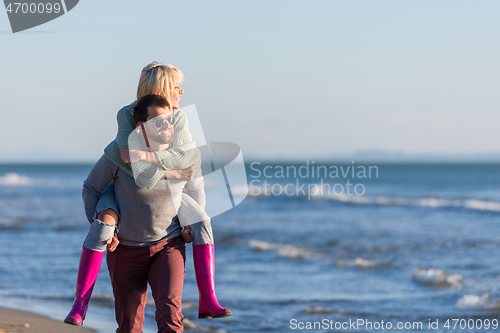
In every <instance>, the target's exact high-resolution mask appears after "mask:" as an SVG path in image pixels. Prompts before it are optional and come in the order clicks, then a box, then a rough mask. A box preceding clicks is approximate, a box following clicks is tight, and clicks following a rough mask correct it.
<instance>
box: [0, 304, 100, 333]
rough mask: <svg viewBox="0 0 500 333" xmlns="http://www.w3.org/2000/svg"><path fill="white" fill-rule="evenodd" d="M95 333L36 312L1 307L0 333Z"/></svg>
mask: <svg viewBox="0 0 500 333" xmlns="http://www.w3.org/2000/svg"><path fill="white" fill-rule="evenodd" d="M7 332H9V333H71V332H79V333H95V331H94V330H92V329H89V328H86V327H77V326H72V325H68V324H65V323H63V322H62V321H56V320H53V319H49V318H47V317H43V316H40V315H37V314H34V313H30V312H24V311H18V310H11V309H4V308H0V333H7Z"/></svg>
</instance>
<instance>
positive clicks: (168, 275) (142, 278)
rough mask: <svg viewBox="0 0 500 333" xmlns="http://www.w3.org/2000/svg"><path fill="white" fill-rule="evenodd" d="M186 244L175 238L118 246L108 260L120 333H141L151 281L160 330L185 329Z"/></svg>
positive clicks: (163, 331) (108, 255) (164, 332)
mask: <svg viewBox="0 0 500 333" xmlns="http://www.w3.org/2000/svg"><path fill="white" fill-rule="evenodd" d="M185 261H186V244H185V243H184V241H183V240H182V237H180V236H179V237H175V238H172V239H167V240H164V241H161V242H159V243H157V244H154V245H150V246H126V245H118V247H117V248H116V250H115V251H114V252H108V254H107V262H108V269H109V276H110V277H111V284H112V285H113V294H114V296H115V313H116V321H117V322H118V329H117V330H116V332H117V333H142V325H144V308H145V306H146V300H147V293H148V282H149V284H150V286H151V291H152V293H153V299H154V301H155V305H156V322H157V323H158V333H166V332H183V327H182V319H183V318H184V317H183V315H182V313H181V303H182V287H183V283H184V264H185Z"/></svg>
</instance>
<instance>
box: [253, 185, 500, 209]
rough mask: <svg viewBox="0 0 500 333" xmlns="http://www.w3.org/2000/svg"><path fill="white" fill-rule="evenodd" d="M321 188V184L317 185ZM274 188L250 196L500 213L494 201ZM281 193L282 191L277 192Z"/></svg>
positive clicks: (258, 189) (257, 189)
mask: <svg viewBox="0 0 500 333" xmlns="http://www.w3.org/2000/svg"><path fill="white" fill-rule="evenodd" d="M316 185H317V186H318V187H317V188H321V186H320V184H316ZM271 188H272V186H271V185H268V186H267V188H266V187H265V186H255V185H250V186H249V195H251V196H305V197H308V196H310V197H311V198H313V197H315V198H325V199H330V200H335V201H340V202H346V203H354V204H359V205H382V206H419V207H430V208H443V207H444V208H445V207H451V208H453V207H456V208H466V209H472V210H480V211H488V212H500V202H494V201H483V200H476V199H443V198H432V197H429V198H400V197H385V196H373V197H372V196H364V195H363V196H359V195H353V194H352V193H351V195H349V194H347V193H342V194H335V193H333V190H332V191H330V192H329V191H328V190H324V191H323V192H321V191H317V190H314V191H313V190H311V193H307V191H306V190H307V186H306V187H304V189H303V191H305V195H304V194H303V192H302V191H296V189H297V187H296V186H295V185H293V184H290V185H289V188H288V189H287V191H288V193H290V194H291V195H289V194H286V193H285V192H284V191H282V192H281V194H279V195H275V194H273V192H272V190H271ZM277 192H278V193H280V191H277Z"/></svg>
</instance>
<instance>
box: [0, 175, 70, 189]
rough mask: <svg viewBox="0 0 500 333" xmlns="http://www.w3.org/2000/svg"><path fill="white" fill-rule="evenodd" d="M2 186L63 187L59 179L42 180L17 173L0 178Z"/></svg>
mask: <svg viewBox="0 0 500 333" xmlns="http://www.w3.org/2000/svg"><path fill="white" fill-rule="evenodd" d="M0 185H1V186H46V187H59V186H61V185H62V183H61V181H60V180H58V179H40V178H30V177H26V176H21V175H19V174H17V173H15V172H9V173H6V174H5V175H3V176H0Z"/></svg>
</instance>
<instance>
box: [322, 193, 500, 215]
mask: <svg viewBox="0 0 500 333" xmlns="http://www.w3.org/2000/svg"><path fill="white" fill-rule="evenodd" d="M328 198H330V199H333V200H336V201H341V202H347V203H355V204H360V205H382V206H420V207H430V208H467V209H471V210H481V211H490V212H500V202H493V201H482V200H476V199H441V198H397V197H383V196H379V197H367V196H355V195H347V194H341V195H333V196H332V195H330V196H328Z"/></svg>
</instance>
